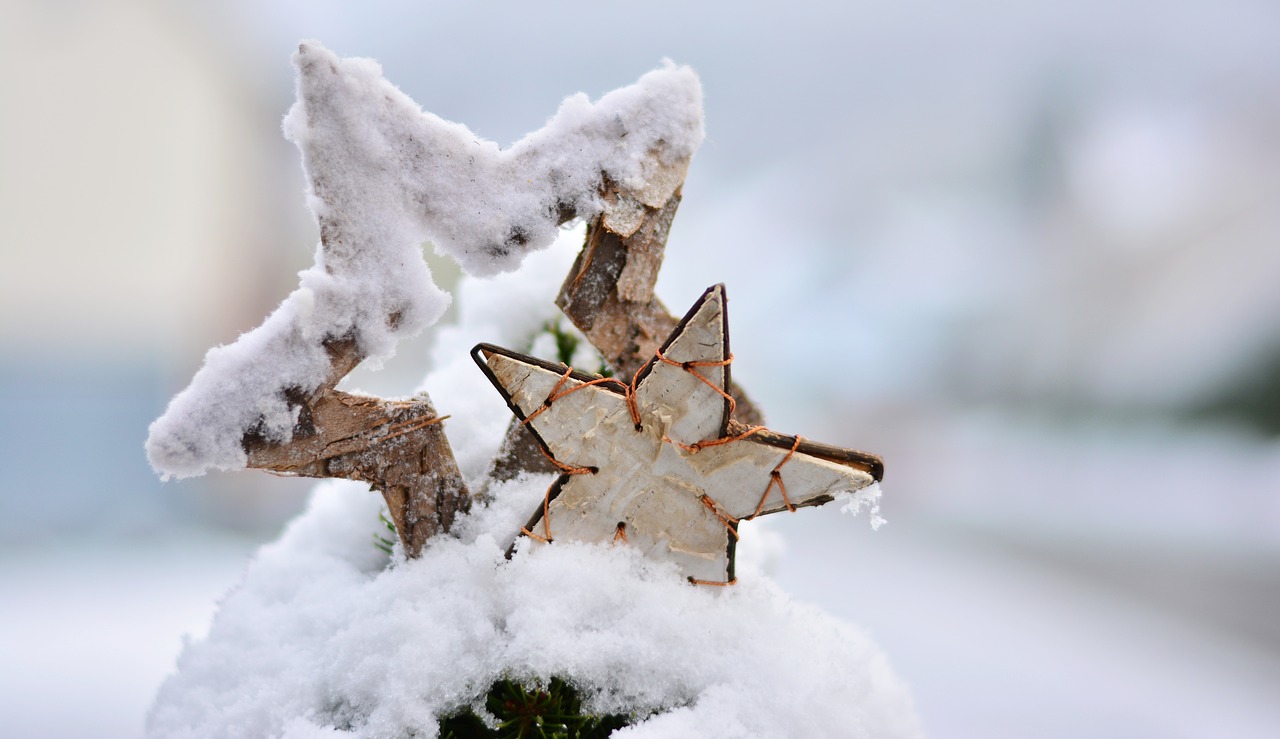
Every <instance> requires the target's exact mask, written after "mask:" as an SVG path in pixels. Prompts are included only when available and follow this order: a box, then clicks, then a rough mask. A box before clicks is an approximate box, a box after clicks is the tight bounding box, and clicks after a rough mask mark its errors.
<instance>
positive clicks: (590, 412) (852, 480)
mask: <svg viewBox="0 0 1280 739" xmlns="http://www.w3.org/2000/svg"><path fill="white" fill-rule="evenodd" d="M473 356H474V357H475V359H476V362H477V363H478V364H479V365H480V367H481V369H483V370H484V371H485V373H486V374H487V375H488V376H489V379H490V380H491V381H492V382H493V383H494V385H495V386H496V387H497V388H498V390H499V392H501V393H502V394H503V396H504V397H505V398H506V399H507V404H508V405H509V406H510V407H511V410H512V411H513V412H514V413H515V414H516V416H517V417H519V418H520V419H521V420H522V422H523V423H524V425H525V428H527V429H529V431H531V432H532V433H533V434H534V436H535V437H537V440H538V443H539V444H540V445H541V446H542V448H543V450H544V452H545V453H546V454H547V455H548V457H550V458H551V459H552V460H553V461H554V464H555V465H556V467H557V468H559V469H560V470H561V471H562V472H563V474H561V475H560V477H559V478H558V479H557V480H556V481H555V482H554V483H553V484H552V485H551V487H550V488H549V489H548V490H547V494H546V496H545V499H544V501H543V503H542V505H541V506H539V508H538V510H537V511H535V512H534V514H533V517H532V518H531V519H530V521H529V524H528V525H527V526H526V527H525V528H524V529H523V531H522V533H523V534H524V535H526V536H528V537H530V538H532V539H534V540H536V541H539V542H542V543H550V542H552V541H584V542H605V543H608V542H614V543H617V544H625V545H626V546H631V547H636V548H638V549H639V550H640V551H641V552H643V553H644V554H645V555H646V556H649V557H652V558H656V559H660V560H667V561H671V562H674V563H675V564H676V566H677V567H678V568H679V569H680V572H681V574H683V575H684V576H685V577H687V578H688V579H689V581H690V582H694V583H697V584H706V585H726V584H732V583H733V582H734V579H735V577H734V549H735V546H736V543H737V540H738V530H737V529H738V522H739V521H743V520H750V519H752V518H755V517H756V516H760V515H765V514H769V513H776V512H778V511H794V510H796V509H797V508H802V507H805V506H816V505H822V504H823V503H827V502H830V501H832V500H834V499H835V498H836V496H837V495H839V494H841V493H849V492H853V491H858V490H862V489H864V488H867V487H870V486H871V485H873V484H874V483H876V482H879V480H880V478H881V476H882V474H883V463H882V462H881V460H880V458H879V457H876V456H874V455H871V454H866V453H863V452H858V451H854V450H850V449H841V448H838V447H832V446H827V445H824V444H816V443H813V442H809V441H806V440H803V439H801V438H800V437H798V436H785V435H782V434H778V433H776V432H773V431H770V430H768V429H766V428H764V427H762V426H752V427H746V426H743V425H741V424H738V423H737V422H735V421H733V419H732V415H733V405H734V403H733V400H732V398H731V397H730V396H729V394H728V387H729V365H730V363H731V362H732V355H731V354H730V353H729V331H728V320H727V313H726V311H725V294H724V286H723V285H716V286H714V287H712V288H709V289H708V290H707V291H706V292H705V293H704V294H703V295H702V297H701V298H699V299H698V301H697V303H695V304H694V306H693V308H692V309H691V310H690V311H689V313H688V315H686V316H685V318H684V320H682V321H681V322H680V324H679V325H678V326H677V327H676V329H675V331H674V332H673V333H672V334H671V337H670V338H669V339H667V341H666V343H665V344H664V345H663V346H662V347H661V348H660V349H659V350H658V352H657V353H656V354H655V355H654V356H653V358H652V359H650V360H649V362H648V363H646V364H645V365H644V366H643V367H641V369H640V370H639V371H638V372H637V373H636V375H635V376H634V377H633V378H629V380H630V381H629V382H624V381H622V380H619V379H613V378H602V377H598V376H590V375H585V374H582V373H579V372H574V371H573V370H571V369H570V368H568V367H566V366H564V365H556V364H552V363H549V362H544V361H541V360H538V359H535V358H533V357H528V356H524V355H521V354H517V353H515V352H511V351H508V350H505V349H501V348H498V347H495V346H492V345H488V344H480V345H478V346H477V347H476V348H475V349H474V350H473Z"/></svg>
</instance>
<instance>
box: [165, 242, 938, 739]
mask: <svg viewBox="0 0 1280 739" xmlns="http://www.w3.org/2000/svg"><path fill="white" fill-rule="evenodd" d="M579 238H580V232H579V233H567V234H565V236H564V237H563V238H562V239H561V240H560V241H559V242H558V244H557V245H556V247H555V248H553V249H550V250H548V251H546V252H544V253H542V254H539V255H537V257H536V258H534V259H531V260H530V262H529V264H528V265H527V269H529V270H530V272H531V274H528V275H526V274H522V275H521V277H522V278H523V279H519V280H516V279H515V278H513V277H504V278H499V279H496V280H488V281H484V282H481V281H479V280H474V279H465V280H464V281H463V284H462V285H460V287H459V294H460V296H462V298H464V300H463V301H462V305H461V306H460V307H461V308H462V311H461V321H460V323H459V325H457V326H452V327H448V328H447V329H445V330H442V331H441V332H440V335H439V341H438V342H437V344H436V347H435V352H434V359H435V363H434V364H435V368H434V369H433V371H432V372H431V373H430V374H429V375H428V376H427V377H426V379H425V382H424V384H425V385H427V386H430V387H437V388H441V387H446V386H447V387H449V388H450V389H451V392H447V393H444V392H442V393H440V394H439V405H440V408H441V411H442V412H445V413H454V416H453V418H451V419H450V420H449V421H448V422H447V424H448V426H447V430H448V433H449V437H450V440H451V443H452V444H453V446H454V449H455V451H456V453H457V455H458V459H459V463H460V467H461V468H462V470H463V472H464V474H465V475H466V476H467V477H468V478H469V481H472V482H478V481H479V478H480V477H482V476H483V473H484V470H485V467H486V466H487V463H488V459H489V458H490V457H491V456H492V454H493V452H494V451H495V450H496V448H497V445H498V443H499V440H500V439H501V436H502V433H503V430H504V429H505V426H506V422H507V420H508V419H509V418H510V411H509V410H508V409H507V408H506V406H505V404H504V403H503V402H502V399H501V396H499V395H498V394H497V393H496V392H494V390H493V389H492V388H491V387H488V381H487V380H486V379H485V378H484V375H483V374H482V373H481V372H480V371H479V370H478V369H477V368H476V367H475V365H474V364H473V363H472V361H471V358H470V356H469V355H468V353H467V351H466V349H465V348H463V347H466V348H469V347H470V346H471V345H473V344H474V343H476V342H478V341H480V340H481V339H493V340H498V341H504V342H509V343H512V344H514V345H517V346H520V345H529V344H531V343H533V342H534V340H535V337H536V336H537V334H538V332H539V331H540V329H541V327H542V326H543V325H544V324H545V322H546V320H547V319H549V318H551V317H552V316H553V315H554V310H555V309H554V306H553V304H552V297H553V294H554V290H555V289H556V287H557V285H558V280H557V279H550V278H552V277H553V276H554V277H558V276H560V275H563V274H564V273H565V271H566V270H567V269H568V267H569V264H570V262H571V260H572V256H573V254H574V251H575V248H576V244H577V243H578V239H579ZM498 306H503V307H504V309H498ZM551 479H552V476H550V475H534V476H526V477H524V478H518V479H516V480H513V481H509V482H505V483H496V484H494V485H493V487H491V488H490V490H489V493H490V495H491V496H492V502H491V503H490V504H489V505H487V506H481V507H479V508H478V510H476V511H475V512H473V514H472V515H471V516H469V517H466V518H464V519H463V521H462V522H461V524H460V525H459V527H458V529H456V533H457V534H458V537H457V538H456V539H455V538H452V537H442V538H439V539H436V540H433V541H432V542H431V543H430V544H429V546H428V547H427V549H426V551H425V552H424V553H423V556H422V557H421V558H419V559H416V560H412V561H407V560H404V559H402V558H401V557H399V556H398V554H397V556H395V557H392V558H388V557H387V555H385V554H384V553H382V552H381V551H379V550H378V549H377V548H375V547H374V546H373V542H372V536H373V534H374V533H375V532H376V531H377V530H378V527H379V525H380V524H379V521H378V511H379V510H380V507H381V500H380V499H379V497H378V496H377V495H375V494H372V493H370V492H368V490H367V489H365V488H364V486H361V485H358V484H353V483H348V482H346V481H336V480H335V481H326V482H325V483H322V484H321V485H319V486H318V487H317V489H316V491H315V493H314V494H313V497H312V500H311V503H310V506H309V508H308V510H307V512H306V513H305V514H304V515H303V516H301V517H300V518H299V519H298V520H296V521H294V522H293V523H292V524H291V525H290V527H289V528H288V530H287V531H286V532H285V534H284V535H283V536H282V538H281V539H280V540H279V541H278V542H276V543H274V544H271V545H268V546H266V547H264V548H263V549H262V550H261V551H260V552H259V553H258V554H257V555H256V557H255V558H254V561H253V563H252V565H251V566H250V568H249V570H248V572H247V574H246V576H245V579H244V581H243V582H242V583H241V584H240V585H239V586H238V587H237V588H236V589H235V590H234V591H233V592H232V593H231V594H230V595H229V596H228V597H227V598H226V600H225V601H224V602H223V603H222V605H221V607H220V609H219V612H218V614H217V616H216V617H215V619H214V622H213V625H212V627H211V629H210V631H209V635H208V637H207V638H206V639H205V640H203V641H201V642H197V643H193V644H190V645H189V646H188V647H187V649H186V650H185V651H184V653H183V654H182V656H181V657H180V658H179V660H178V671H177V674H176V675H174V676H172V677H171V678H170V679H169V680H168V681H167V682H166V683H165V684H164V686H163V687H162V688H161V690H160V693H159V695H158V697H157V700H156V704H155V705H154V706H153V708H152V712H151V715H150V718H149V722H148V731H149V734H150V735H151V736H157V737H160V736H163V737H184V736H190V737H220V736H279V737H294V738H300V737H311V736H322V735H323V736H357V737H366V736H367V737H373V736H402V735H406V734H407V733H408V732H410V731H418V732H419V735H423V736H431V735H433V732H434V731H435V727H436V721H437V717H438V716H440V715H441V714H443V713H448V712H450V711H454V710H458V709H459V708H461V707H464V706H467V705H469V704H471V703H472V702H474V701H475V700H476V699H478V698H479V697H480V696H481V695H482V694H483V693H484V692H485V690H487V688H488V686H489V685H490V684H491V683H492V682H493V681H494V680H496V679H498V678H500V677H516V678H518V679H521V680H529V681H534V680H538V679H542V680H545V679H547V678H549V677H551V676H553V675H554V676H560V677H564V678H566V679H569V680H571V681H572V682H573V683H574V684H576V685H578V686H579V687H580V688H581V689H582V690H583V692H584V694H585V695H587V696H588V704H589V707H590V708H591V709H592V710H597V711H606V712H613V711H622V712H630V711H636V712H638V713H639V714H640V715H648V714H653V715H652V716H651V717H650V718H648V719H646V720H644V721H642V722H640V723H638V724H636V725H634V726H632V727H629V728H628V729H625V730H623V731H621V732H619V733H618V736H626V737H686V736H687V737H736V736H741V737H748V736H752V737H754V736H776V737H790V736H794V737H823V736H830V737H836V736H839V737H857V736H875V737H893V736H914V735H916V734H917V733H918V728H917V724H916V719H915V714H914V711H913V708H912V705H911V698H910V694H909V692H908V690H907V688H906V687H905V686H904V684H903V683H902V682H901V681H900V680H899V679H898V678H897V677H896V676H895V674H894V673H893V671H892V669H891V668H890V666H889V664H888V662H887V659H886V657H885V656H884V654H883V653H882V652H881V651H880V650H879V649H878V648H877V647H876V646H875V645H874V643H873V642H872V641H871V640H870V639H869V638H868V637H867V636H866V635H865V634H864V633H862V632H861V631H860V630H858V629H857V628H855V627H852V626H850V625H848V624H846V623H843V622H841V621H839V620H837V619H835V618H833V617H831V616H829V615H827V614H826V613H824V612H822V611H821V610H820V609H818V608H816V607H812V606H807V605H803V604H799V603H796V602H794V601H792V600H791V598H790V597H789V596H787V595H786V594H785V593H784V592H782V591H781V590H780V589H779V588H778V587H777V586H776V585H774V584H773V583H772V582H771V581H770V580H769V579H768V577H767V576H765V575H764V573H763V572H761V571H760V570H759V569H757V567H755V566H753V564H752V562H753V560H754V561H755V562H760V561H761V560H763V559H767V558H768V556H769V555H770V553H776V551H777V549H778V544H777V541H776V537H772V536H770V535H769V533H768V532H767V531H765V530H761V529H759V528H758V527H754V526H753V527H750V528H746V529H744V534H743V540H742V543H741V544H740V547H739V551H741V552H743V553H744V556H743V558H742V561H741V562H740V570H741V572H742V574H741V575H740V578H739V585H737V586H735V587H733V588H711V587H695V586H691V585H689V584H688V583H686V582H685V581H684V579H683V578H681V577H680V576H679V575H678V573H677V572H676V570H675V568H674V567H673V566H672V565H670V564H665V563H660V562H654V561H652V560H648V559H645V558H643V557H641V556H640V555H639V554H637V553H636V552H634V551H631V550H629V549H628V548H626V547H610V546H607V545H588V544H575V543H563V544H557V545H555V546H546V547H531V546H529V542H528V541H527V540H526V541H525V542H524V543H523V544H522V546H521V547H520V548H519V550H518V551H517V554H516V555H515V557H514V558H513V559H512V560H511V561H510V562H508V561H505V560H504V557H503V554H504V551H505V549H506V547H507V546H508V545H509V544H510V542H511V540H512V536H513V535H514V532H515V531H516V530H518V527H519V526H520V524H521V523H522V522H523V521H524V520H525V519H526V518H527V516H528V514H529V512H530V511H531V510H532V509H533V508H534V507H535V506H537V505H538V502H539V501H540V500H541V498H542V495H543V492H544V491H545V489H546V487H547V485H548V484H549V482H550V481H551ZM757 533H759V534H761V535H760V536H759V537H756V534H757ZM753 547H760V548H761V550H762V551H757V552H755V553H752V549H753Z"/></svg>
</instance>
